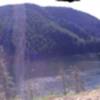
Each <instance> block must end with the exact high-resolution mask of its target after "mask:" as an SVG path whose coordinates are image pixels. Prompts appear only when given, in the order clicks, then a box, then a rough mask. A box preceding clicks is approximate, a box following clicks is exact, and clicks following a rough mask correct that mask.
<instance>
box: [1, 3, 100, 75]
mask: <svg viewBox="0 0 100 100" xmlns="http://www.w3.org/2000/svg"><path fill="white" fill-rule="evenodd" d="M22 6H24V8H25V9H24V10H22V9H20V8H21V7H22ZM16 7H17V8H18V9H17V13H16V14H15V15H14V13H15V12H14V11H15V10H14V8H16ZM19 7H20V8H19ZM23 11H25V12H24V14H25V15H23ZM18 16H19V17H18ZM15 20H16V21H15ZM21 23H25V27H24V24H21ZM19 24H21V25H19ZM14 26H15V27H17V28H16V30H14ZM22 30H24V31H22ZM19 31H20V33H19ZM15 33H16V34H15ZM23 34H24V38H23V37H22V36H23ZM19 38H20V39H19ZM21 38H22V39H21ZM21 40H22V42H23V41H24V43H20V42H21ZM23 44H24V45H23ZM0 45H1V46H3V48H4V51H5V53H6V57H7V61H8V62H9V64H10V67H11V66H12V67H11V68H10V71H12V72H13V73H14V71H13V70H15V72H16V70H17V69H18V70H17V71H18V72H16V73H17V74H18V75H20V73H22V69H23V68H22V65H23V64H22V63H23V61H24V60H25V61H24V63H25V65H24V67H25V66H27V67H25V68H24V69H25V70H27V72H28V73H29V74H31V72H32V71H33V70H36V72H34V76H35V75H36V74H37V75H40V76H42V75H43V74H44V73H43V72H42V71H45V74H47V75H48V74H49V73H48V71H50V70H51V74H55V71H56V70H57V67H58V65H56V67H53V65H50V66H51V67H47V66H49V64H48V63H49V62H48V61H46V59H48V58H52V57H53V58H54V57H57V58H61V57H67V56H73V55H84V54H85V55H87V54H97V53H99V52H100V20H98V19H96V18H95V17H93V16H91V15H89V14H86V13H83V12H80V11H77V10H74V9H72V8H67V7H66V8H63V7H40V6H37V5H33V4H24V5H11V6H3V7H0ZM18 47H19V48H18ZM22 55H23V57H22ZM16 56H17V57H18V58H16ZM41 58H44V59H45V61H43V62H42V61H40V62H38V63H35V65H34V64H32V61H35V60H37V59H41ZM15 59H16V60H15ZM18 59H20V60H21V61H20V60H19V62H20V63H21V64H22V65H21V64H20V63H19V62H16V61H17V60H18ZM22 59H23V60H22ZM42 60H43V59H42ZM37 61H38V60H37ZM15 62H16V64H18V63H19V64H18V65H16V64H15V65H16V66H17V67H16V66H15V67H13V66H14V63H15ZM30 62H31V63H30ZM51 62H52V61H51ZM54 62H55V61H54ZM37 64H38V65H37ZM18 66H19V67H18ZM40 66H41V67H40ZM20 68H22V69H20ZM32 68H33V69H32ZM53 71H54V72H53ZM56 72H57V71H56ZM29 74H28V75H29ZM32 74H33V72H32ZM18 77H19V76H18ZM27 77H29V76H27Z"/></svg>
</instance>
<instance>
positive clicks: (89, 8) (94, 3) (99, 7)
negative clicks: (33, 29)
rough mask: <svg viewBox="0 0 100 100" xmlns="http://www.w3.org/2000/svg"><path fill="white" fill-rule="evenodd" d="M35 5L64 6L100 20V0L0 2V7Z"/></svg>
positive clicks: (4, 0)
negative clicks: (78, 0)
mask: <svg viewBox="0 0 100 100" xmlns="http://www.w3.org/2000/svg"><path fill="white" fill-rule="evenodd" d="M18 3H35V4H38V5H41V6H66V7H72V8H75V9H78V10H81V11H84V12H87V13H89V14H91V15H93V16H95V17H97V18H99V19H100V0H81V2H74V3H67V2H66V3H65V2H56V0H0V5H1V6H2V5H8V4H18Z"/></svg>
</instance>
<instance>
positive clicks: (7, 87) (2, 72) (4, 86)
mask: <svg viewBox="0 0 100 100" xmlns="http://www.w3.org/2000/svg"><path fill="white" fill-rule="evenodd" d="M12 86H13V82H12V78H11V77H10V75H9V72H8V70H7V62H6V60H5V54H4V50H3V48H2V47H0V93H3V94H4V98H5V99H6V100H11V94H12V89H13V88H12Z"/></svg>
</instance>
